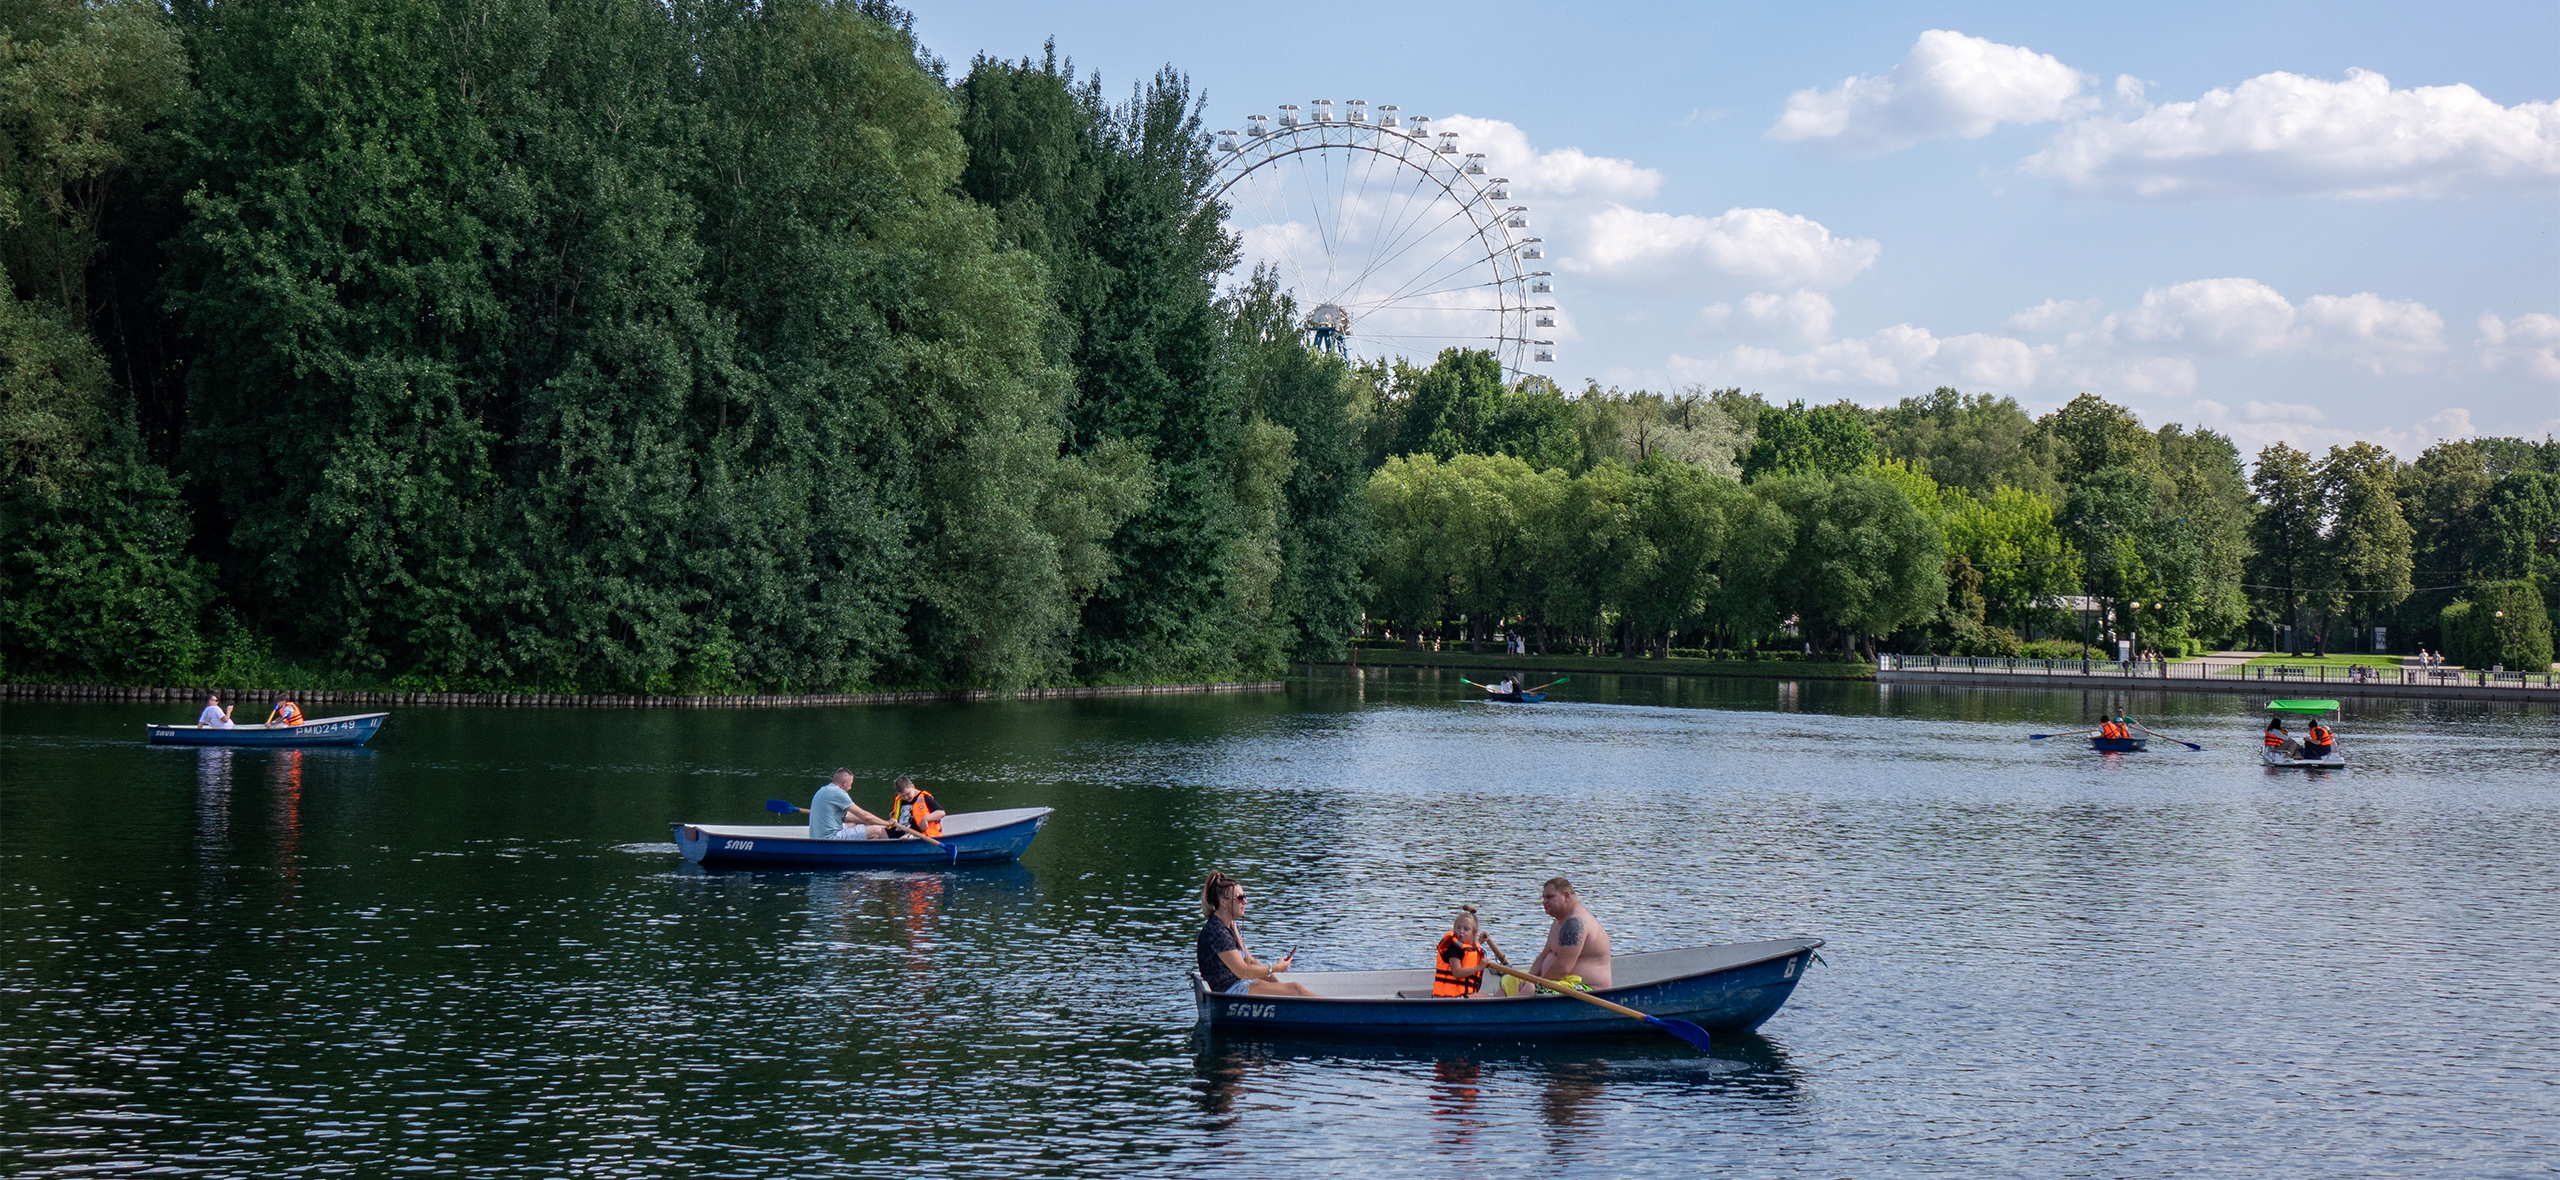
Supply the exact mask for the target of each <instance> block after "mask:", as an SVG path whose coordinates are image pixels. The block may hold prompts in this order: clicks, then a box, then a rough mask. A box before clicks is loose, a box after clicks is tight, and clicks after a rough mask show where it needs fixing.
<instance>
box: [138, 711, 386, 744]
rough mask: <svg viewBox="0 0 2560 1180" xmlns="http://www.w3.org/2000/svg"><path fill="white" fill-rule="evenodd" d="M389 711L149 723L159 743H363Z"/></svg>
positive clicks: (152, 738) (148, 731) (146, 730)
mask: <svg viewBox="0 0 2560 1180" xmlns="http://www.w3.org/2000/svg"><path fill="white" fill-rule="evenodd" d="M390 715H391V714H389V713H354V714H350V715H348V716H345V717H323V718H320V719H319V720H317V721H305V722H303V723H302V724H300V725H278V726H273V727H269V726H264V725H235V726H231V727H229V728H220V727H216V726H211V725H146V726H143V727H142V729H143V732H144V733H145V734H146V735H148V736H149V738H150V741H151V744H152V745H155V746H253V747H257V746H264V747H279V746H361V745H363V744H365V743H366V742H368V741H371V740H372V739H373V733H374V731H375V730H378V729H380V728H382V719H383V718H385V717H389V716H390Z"/></svg>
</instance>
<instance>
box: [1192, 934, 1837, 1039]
mask: <svg viewBox="0 0 2560 1180" xmlns="http://www.w3.org/2000/svg"><path fill="white" fill-rule="evenodd" d="M1821 945H1822V940H1821V939H1819V938H1781V939H1774V940H1771V941H1767V942H1738V943H1730V944H1727V945H1724V946H1704V947H1688V948H1685V949H1681V950H1671V951H1645V952H1640V953H1637V954H1631V955H1617V956H1615V957H1613V958H1611V959H1610V960H1609V973H1610V977H1611V978H1612V979H1614V980H1615V981H1616V986H1614V987H1611V988H1609V989H1608V990H1606V991H1599V992H1594V993H1592V994H1593V995H1596V996H1599V997H1600V998H1602V999H1604V1000H1615V1001H1617V1002H1618V1003H1621V1004H1624V1005H1626V1006H1627V1007H1630V1008H1634V1009H1637V1010H1638V1011H1641V1012H1644V1013H1645V1014H1647V1015H1650V1016H1657V1017H1662V1018H1665V1019H1678V1020H1686V1021H1690V1022H1692V1023H1694V1024H1697V1025H1700V1026H1702V1027H1704V1028H1705V1029H1707V1030H1708V1031H1709V1032H1750V1031H1751V1030H1753V1029H1756V1028H1758V1027H1760V1024H1761V1022H1762V1021H1765V1020H1767V1019H1769V1018H1770V1017H1771V1016H1773V1015H1776V1014H1777V1011H1778V1007H1779V1005H1781V1004H1784V1003H1786V1002H1787V997H1788V996H1789V995H1791V994H1793V993H1794V992H1795V990H1796V984H1797V983H1799V982H1802V981H1803V979H1804V972H1805V967H1806V965H1807V964H1809V963H1811V962H1812V960H1813V951H1814V948H1816V947H1819V946H1821ZM1286 978H1287V979H1289V980H1290V981H1291V982H1295V983H1302V984H1305V985H1306V986H1307V987H1309V988H1311V989H1313V990H1314V991H1315V992H1316V995H1315V996H1314V997H1312V998H1309V997H1304V996H1253V995H1243V996H1239V995H1231V994H1224V993H1212V992H1211V991H1210V990H1209V985H1208V984H1207V983H1205V982H1202V980H1201V978H1200V973H1199V972H1197V971H1194V972H1192V973H1191V997H1192V1000H1193V1002H1194V1003H1195V1004H1197V1005H1198V1007H1199V1021H1200V1023H1201V1024H1202V1025H1204V1026H1207V1027H1210V1028H1214V1029H1217V1030H1218V1031H1220V1032H1254V1033H1271V1034H1280V1035H1287V1036H1356V1037H1478V1038H1485V1039H1521V1038H1529V1039H1541V1040H1543V1039H1548V1038H1555V1037H1585V1036H1615V1035H1621V1034H1625V1035H1638V1034H1645V1033H1647V1032H1649V1031H1650V1030H1651V1028H1652V1026H1651V1025H1648V1024H1642V1023H1639V1022H1637V1021H1634V1020H1631V1019H1629V1018H1627V1017H1624V1016H1620V1015H1618V1014H1616V1013H1614V1012H1610V1011H1609V1010H1607V1009H1605V1008H1602V1007H1600V1006H1598V1005H1596V1004H1585V1003H1581V1002H1580V1001H1577V1000H1574V999H1572V998H1570V997H1567V996H1558V995H1538V996H1511V997H1501V998H1479V999H1468V998H1454V999H1453V998H1443V997H1436V996H1433V995H1432V994H1431V971H1430V969H1429V968H1414V969H1411V970H1401V971H1292V972H1290V973H1289V974H1288V975H1287V976H1286Z"/></svg>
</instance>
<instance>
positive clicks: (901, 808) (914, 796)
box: [889, 774, 944, 836]
mask: <svg viewBox="0 0 2560 1180" xmlns="http://www.w3.org/2000/svg"><path fill="white" fill-rule="evenodd" d="M943 814H944V813H943V811H942V810H941V809H940V808H938V807H936V806H934V802H933V792H931V791H928V790H925V789H924V788H923V787H919V786H917V785H916V780H915V779H914V778H912V777H909V776H907V775H903V774H902V775H899V776H898V798H897V800H896V801H895V802H892V803H891V804H889V822H891V823H893V824H905V825H906V826H907V827H909V828H913V829H914V830H916V831H918V832H922V833H924V834H925V835H927V836H939V835H941V834H942V817H943Z"/></svg>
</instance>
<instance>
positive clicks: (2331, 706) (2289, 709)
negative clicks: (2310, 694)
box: [2267, 701, 2338, 716]
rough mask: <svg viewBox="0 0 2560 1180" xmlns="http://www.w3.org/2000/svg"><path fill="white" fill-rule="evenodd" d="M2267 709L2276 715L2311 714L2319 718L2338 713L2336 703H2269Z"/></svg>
mask: <svg viewBox="0 0 2560 1180" xmlns="http://www.w3.org/2000/svg"><path fill="white" fill-rule="evenodd" d="M2267 709H2268V710H2269V711H2270V712H2276V713H2309V714H2312V715H2314V716H2317V715H2319V714H2322V713H2335V712H2337V711H2338V702H2336V701H2268V702H2267Z"/></svg>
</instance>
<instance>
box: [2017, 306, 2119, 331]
mask: <svg viewBox="0 0 2560 1180" xmlns="http://www.w3.org/2000/svg"><path fill="white" fill-rule="evenodd" d="M2097 318H2098V301H2097V300H2095V299H2047V300H2045V301H2044V302H2042V303H2039V304H2037V305H2035V306H2034V307H2030V308H2028V309H2026V310H2025V311H2022V312H2019V313H2017V314H2016V315H2013V316H2010V317H2009V330H2010V331H2012V332H2037V333H2043V332H2061V331H2067V330H2069V329H2073V328H2085V327H2088V326H2089V325H2090V323H2091V322H2093V321H2095V320H2096V319H2097Z"/></svg>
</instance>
